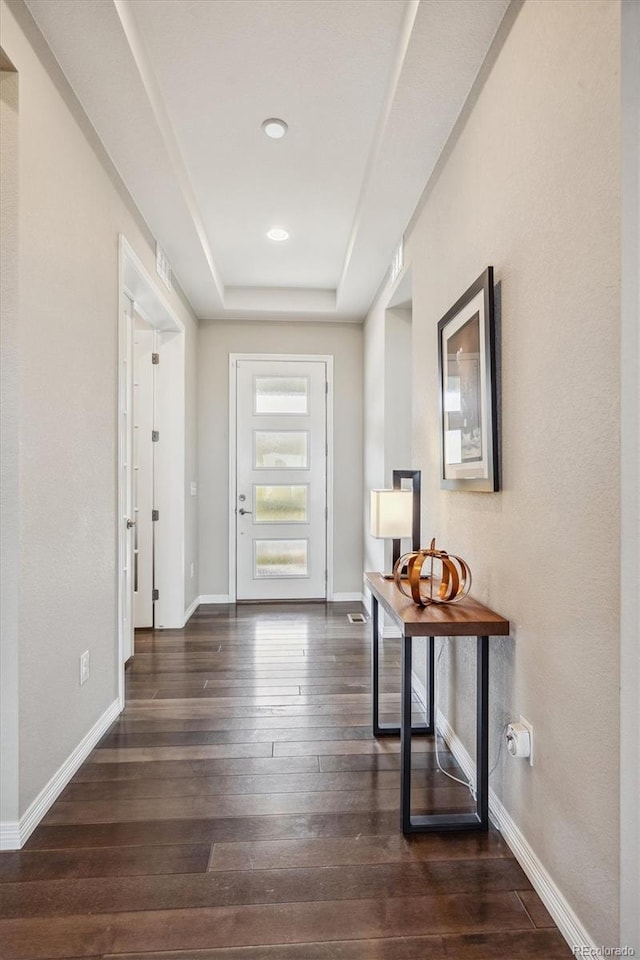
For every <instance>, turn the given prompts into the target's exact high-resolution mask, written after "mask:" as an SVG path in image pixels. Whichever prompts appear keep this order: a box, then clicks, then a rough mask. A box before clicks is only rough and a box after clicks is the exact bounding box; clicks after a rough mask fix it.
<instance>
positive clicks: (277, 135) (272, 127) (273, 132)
mask: <svg viewBox="0 0 640 960" xmlns="http://www.w3.org/2000/svg"><path fill="white" fill-rule="evenodd" d="M262 129H263V130H264V132H265V133H266V135H267V136H268V137H271V139H272V140H280V139H281V138H282V137H284V135H285V133H286V132H287V130H288V129H289V128H288V127H287V125H286V123H285V122H284V120H278V118H277V117H269V119H268V120H264V121H263V123H262Z"/></svg>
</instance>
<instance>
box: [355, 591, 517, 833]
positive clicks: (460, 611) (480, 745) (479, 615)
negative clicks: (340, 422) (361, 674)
mask: <svg viewBox="0 0 640 960" xmlns="http://www.w3.org/2000/svg"><path fill="white" fill-rule="evenodd" d="M365 585H366V586H367V587H368V588H369V590H370V591H371V597H372V611H371V628H372V644H373V646H372V657H371V661H372V695H373V735H374V736H375V737H384V736H387V737H388V736H398V734H399V735H400V811H401V815H400V822H401V826H402V832H403V833H427V832H431V831H436V830H488V829H489V637H490V636H508V634H509V621H508V620H505V618H504V617H501V616H500V614H498V613H494V611H493V610H489V609H488V607H485V606H483V605H482V604H481V603H478V601H477V600H474V599H473V598H472V597H465V598H464V600H461V601H460V602H459V603H454V604H430V605H429V606H427V607H419V606H417V605H416V604H415V603H414V602H413V600H412V599H411V598H410V597H406V596H405V595H404V594H402V593H401V592H400V591H399V590H398V588H397V587H396V585H395V583H394V582H393V580H387V579H386V578H385V577H384V576H383V575H382V574H381V573H365ZM379 606H382V608H383V609H384V610H385V611H386V613H388V614H389V616H390V617H391V619H392V620H393V622H394V623H395V624H396V626H397V627H398V628H399V629H400V633H401V635H402V657H401V694H400V700H401V713H400V718H401V719H400V726H399V727H398V726H393V725H391V724H381V723H380V722H379V709H380V708H379V695H380V686H379V675H380V659H379V658H380V651H379V635H378V625H379V615H378V607H379ZM414 637H425V638H428V641H429V645H428V658H429V677H428V687H429V689H428V705H427V716H426V723H424V724H421V725H418V726H413V725H412V720H411V702H412V701H411V667H412V658H411V654H412V640H413V638H414ZM435 637H477V647H476V678H477V679H476V810H475V812H474V813H433V814H427V815H424V814H423V815H412V814H411V736H412V734H431V735H435V732H436V731H435V720H436V718H435V716H434V703H433V700H434V679H435V664H434V641H435Z"/></svg>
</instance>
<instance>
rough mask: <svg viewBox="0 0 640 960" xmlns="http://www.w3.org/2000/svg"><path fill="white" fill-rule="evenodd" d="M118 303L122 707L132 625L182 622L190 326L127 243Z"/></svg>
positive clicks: (164, 625) (122, 246)
mask: <svg viewBox="0 0 640 960" xmlns="http://www.w3.org/2000/svg"><path fill="white" fill-rule="evenodd" d="M120 304H121V309H120V322H119V365H118V366H119V398H118V626H119V629H118V663H119V698H120V705H121V706H122V707H123V706H124V666H125V663H126V662H127V660H129V659H130V658H131V656H132V655H133V654H134V629H135V627H136V626H140V627H141V626H154V627H155V628H159V629H162V628H175V627H178V628H179V627H182V626H183V625H184V613H185V603H184V565H185V487H186V476H185V334H184V327H183V325H182V323H181V322H180V320H179V319H178V318H177V317H176V315H175V313H174V312H173V310H172V309H171V308H170V307H169V306H168V305H167V303H166V302H165V300H164V298H163V296H162V294H161V292H160V291H159V290H158V288H157V287H156V285H155V283H154V281H153V280H152V278H151V276H150V274H149V273H148V272H147V270H146V269H145V267H144V266H143V264H142V263H141V261H140V260H139V258H138V257H137V255H136V254H135V253H134V251H133V249H132V248H131V246H130V245H129V243H128V242H127V241H126V239H125V238H124V237H121V238H120ZM138 434H139V436H138ZM138 474H140V477H139V478H138V476H137V475H138Z"/></svg>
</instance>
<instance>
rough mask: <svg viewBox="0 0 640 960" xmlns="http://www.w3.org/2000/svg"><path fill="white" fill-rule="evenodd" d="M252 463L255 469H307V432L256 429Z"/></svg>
mask: <svg viewBox="0 0 640 960" xmlns="http://www.w3.org/2000/svg"><path fill="white" fill-rule="evenodd" d="M254 465H255V468H256V470H308V469H309V435H308V433H306V432H303V431H295V430H281V431H278V432H276V431H268V430H256V432H255V434H254Z"/></svg>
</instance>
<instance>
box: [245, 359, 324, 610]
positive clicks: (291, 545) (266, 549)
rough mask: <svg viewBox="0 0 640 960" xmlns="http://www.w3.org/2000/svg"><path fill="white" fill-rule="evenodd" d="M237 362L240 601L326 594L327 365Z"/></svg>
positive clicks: (291, 598)
mask: <svg viewBox="0 0 640 960" xmlns="http://www.w3.org/2000/svg"><path fill="white" fill-rule="evenodd" d="M234 362H235V363H236V365H237V366H236V391H237V395H236V417H237V421H236V488H235V501H236V502H235V517H236V596H237V599H238V600H301V599H303V600H308V599H321V598H324V597H326V569H327V364H326V362H325V361H324V360H317V361H316V360H311V361H310V360H304V361H303V360H301V361H298V360H295V359H293V360H268V359H266V360H236V361H234Z"/></svg>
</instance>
